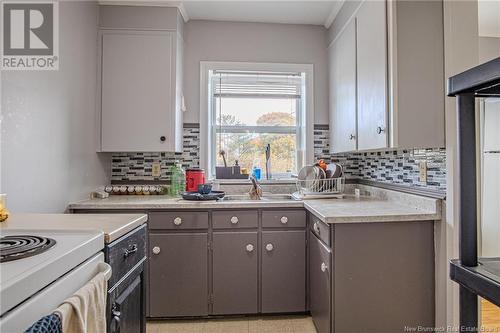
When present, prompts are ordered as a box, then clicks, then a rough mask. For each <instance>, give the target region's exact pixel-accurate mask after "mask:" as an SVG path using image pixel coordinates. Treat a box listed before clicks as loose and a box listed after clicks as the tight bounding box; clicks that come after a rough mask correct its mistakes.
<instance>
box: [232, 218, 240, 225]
mask: <svg viewBox="0 0 500 333" xmlns="http://www.w3.org/2000/svg"><path fill="white" fill-rule="evenodd" d="M238 221H239V220H238V216H233V217H231V223H232V224H236V223H238Z"/></svg>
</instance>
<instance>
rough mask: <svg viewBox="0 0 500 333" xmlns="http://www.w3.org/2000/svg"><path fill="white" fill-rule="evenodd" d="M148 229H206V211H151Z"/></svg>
mask: <svg viewBox="0 0 500 333" xmlns="http://www.w3.org/2000/svg"><path fill="white" fill-rule="evenodd" d="M148 224H149V229H151V230H159V229H163V230H165V229H169V230H170V229H179V230H184V229H208V212H182V211H179V212H151V213H149V222H148Z"/></svg>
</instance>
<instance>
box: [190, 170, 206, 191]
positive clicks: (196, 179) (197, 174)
mask: <svg viewBox="0 0 500 333" xmlns="http://www.w3.org/2000/svg"><path fill="white" fill-rule="evenodd" d="M201 184H205V170H203V169H187V170H186V191H188V192H198V185H201Z"/></svg>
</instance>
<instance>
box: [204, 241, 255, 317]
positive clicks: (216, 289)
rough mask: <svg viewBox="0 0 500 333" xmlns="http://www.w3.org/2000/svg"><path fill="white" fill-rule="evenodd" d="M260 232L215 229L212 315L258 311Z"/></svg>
mask: <svg viewBox="0 0 500 333" xmlns="http://www.w3.org/2000/svg"><path fill="white" fill-rule="evenodd" d="M257 257H258V251H257V232H226V233H223V232H214V234H213V314H215V315H220V314H245V313H257V310H258V309H257V293H258V292H257V272H258V271H257V262H258V261H257Z"/></svg>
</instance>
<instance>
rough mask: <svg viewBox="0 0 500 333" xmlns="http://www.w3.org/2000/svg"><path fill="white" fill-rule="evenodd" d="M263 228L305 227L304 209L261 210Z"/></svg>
mask: <svg viewBox="0 0 500 333" xmlns="http://www.w3.org/2000/svg"><path fill="white" fill-rule="evenodd" d="M262 226H263V227H264V228H305V226H306V212H305V210H265V211H263V212H262Z"/></svg>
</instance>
